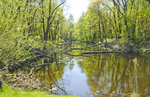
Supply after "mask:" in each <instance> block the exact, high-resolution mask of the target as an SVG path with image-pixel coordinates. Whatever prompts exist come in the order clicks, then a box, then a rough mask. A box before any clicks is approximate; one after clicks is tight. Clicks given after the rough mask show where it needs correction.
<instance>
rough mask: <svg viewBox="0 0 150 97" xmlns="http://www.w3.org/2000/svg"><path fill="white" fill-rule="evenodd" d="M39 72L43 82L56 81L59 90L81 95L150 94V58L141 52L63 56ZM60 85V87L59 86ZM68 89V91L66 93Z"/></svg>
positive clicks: (143, 96) (124, 96)
mask: <svg viewBox="0 0 150 97" xmlns="http://www.w3.org/2000/svg"><path fill="white" fill-rule="evenodd" d="M63 59H64V60H63V61H62V62H60V63H59V64H58V65H56V64H51V65H48V66H47V67H44V68H42V69H41V70H40V71H39V72H37V75H38V77H39V78H40V81H41V82H42V83H43V85H44V84H45V83H46V85H47V84H48V85H49V84H50V85H52V84H53V83H55V85H56V83H57V87H59V88H61V89H60V90H59V91H57V93H58V94H65V93H67V94H68V95H76V96H80V97H130V95H132V94H133V93H137V94H138V95H139V96H140V97H150V58H149V57H143V56H138V55H121V54H96V55H86V56H80V57H78V56H77V57H72V56H63ZM59 88H58V89H59ZM64 91H65V93H64Z"/></svg>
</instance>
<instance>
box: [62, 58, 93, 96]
mask: <svg viewBox="0 0 150 97" xmlns="http://www.w3.org/2000/svg"><path fill="white" fill-rule="evenodd" d="M72 64H74V65H72ZM70 65H71V66H73V67H72V68H71V69H69V68H70ZM63 79H64V86H65V90H66V91H67V92H68V94H69V95H77V96H81V97H88V96H89V97H91V95H90V90H89V87H88V83H87V77H86V75H85V73H84V72H83V71H82V70H81V68H80V67H79V66H78V64H77V63H76V60H75V59H72V60H71V61H70V62H69V63H68V66H66V68H65V72H64V77H63Z"/></svg>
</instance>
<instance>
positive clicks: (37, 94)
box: [0, 85, 76, 97]
mask: <svg viewBox="0 0 150 97" xmlns="http://www.w3.org/2000/svg"><path fill="white" fill-rule="evenodd" d="M0 97H76V96H58V95H49V94H47V93H46V92H41V91H19V90H17V89H14V90H13V89H11V88H10V87H7V86H5V85H3V87H2V89H0Z"/></svg>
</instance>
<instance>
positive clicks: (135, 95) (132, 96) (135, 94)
mask: <svg viewBox="0 0 150 97" xmlns="http://www.w3.org/2000/svg"><path fill="white" fill-rule="evenodd" d="M131 97H139V96H138V94H137V93H132V94H131Z"/></svg>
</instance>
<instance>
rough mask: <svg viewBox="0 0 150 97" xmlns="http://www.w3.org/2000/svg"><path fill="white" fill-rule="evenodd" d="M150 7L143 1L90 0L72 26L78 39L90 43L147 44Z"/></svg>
mask: <svg viewBox="0 0 150 97" xmlns="http://www.w3.org/2000/svg"><path fill="white" fill-rule="evenodd" d="M149 10H150V4H149V3H148V2H147V1H146V0H92V2H91V4H90V6H89V8H88V11H87V12H86V13H85V14H84V13H83V15H82V16H81V18H80V20H79V21H78V22H77V23H76V25H75V32H76V33H75V34H77V35H76V36H77V38H78V39H79V40H81V41H89V42H103V41H106V42H107V41H109V40H117V41H121V42H123V43H132V44H138V45H139V44H142V43H148V41H150V18H149V17H150V12H149Z"/></svg>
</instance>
